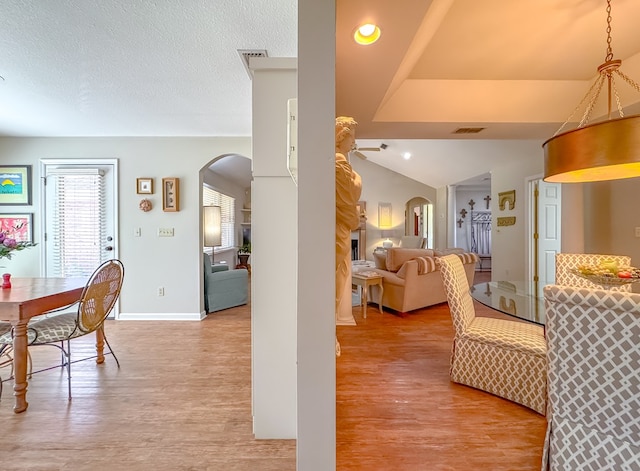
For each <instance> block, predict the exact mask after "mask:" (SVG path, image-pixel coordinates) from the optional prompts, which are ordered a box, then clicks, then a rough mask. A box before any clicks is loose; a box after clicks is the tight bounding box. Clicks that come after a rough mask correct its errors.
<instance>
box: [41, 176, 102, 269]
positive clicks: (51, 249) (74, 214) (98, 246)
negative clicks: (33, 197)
mask: <svg viewBox="0 0 640 471" xmlns="http://www.w3.org/2000/svg"><path fill="white" fill-rule="evenodd" d="M46 193H47V199H46V204H47V223H48V224H47V230H46V244H47V249H48V250H47V275H48V276H60V277H73V276H77V277H81V276H86V275H90V274H91V273H93V270H95V268H96V267H97V266H98V265H100V263H102V262H103V261H105V260H106V259H107V258H110V257H109V255H111V254H109V253H108V252H105V251H104V250H103V245H104V244H103V241H105V240H107V237H106V225H105V209H104V208H105V204H106V199H105V181H104V172H103V171H102V170H99V169H54V170H49V172H48V174H47V181H46Z"/></svg>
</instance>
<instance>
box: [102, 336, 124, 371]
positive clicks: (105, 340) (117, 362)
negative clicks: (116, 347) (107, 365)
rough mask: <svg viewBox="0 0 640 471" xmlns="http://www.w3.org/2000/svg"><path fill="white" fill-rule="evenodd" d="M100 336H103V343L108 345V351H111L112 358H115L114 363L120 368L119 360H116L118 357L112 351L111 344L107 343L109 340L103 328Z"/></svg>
mask: <svg viewBox="0 0 640 471" xmlns="http://www.w3.org/2000/svg"><path fill="white" fill-rule="evenodd" d="M102 336H103V337H104V343H106V344H107V347H109V352H111V355H112V356H113V358H114V359H115V360H116V364H117V365H118V368H120V362H119V361H118V357H117V356H116V354H115V353H114V351H113V348H111V344H110V343H109V341H108V340H107V336H106V335H105V333H104V329H102Z"/></svg>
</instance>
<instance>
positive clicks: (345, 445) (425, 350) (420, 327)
mask: <svg viewBox="0 0 640 471" xmlns="http://www.w3.org/2000/svg"><path fill="white" fill-rule="evenodd" d="M489 277H490V273H486V274H485V273H482V274H480V273H479V274H477V276H476V282H480V281H487V280H488V279H489ZM374 306H375V305H370V306H369V308H368V309H367V318H366V319H363V318H362V316H361V315H360V310H359V308H357V310H354V313H355V317H356V322H357V323H358V325H357V327H352V326H339V327H338V339H339V340H340V344H341V347H342V355H341V356H340V358H338V360H337V385H336V392H337V469H338V470H340V471H351V470H353V471H355V470H377V471H378V470H379V471H383V470H385V471H386V470H389V471H391V470H402V471H418V470H420V471H422V470H424V471H427V470H428V471H445V470H447V471H448V470H451V471H453V470H455V471H478V470H487V471H489V470H490V471H533V470H536V471H538V470H539V469H540V464H541V462H542V444H543V441H544V434H545V429H546V419H545V418H544V417H543V416H541V415H539V414H537V413H535V412H533V411H531V410H529V409H527V408H525V407H523V406H520V405H518V404H515V403H512V402H510V401H507V400H504V399H501V398H499V397H496V396H493V395H491V394H488V393H485V392H482V391H478V390H475V389H473V388H469V387H467V386H462V385H458V384H454V383H452V382H450V381H449V360H450V355H451V344H452V339H453V326H452V324H451V317H450V314H449V309H448V306H447V304H446V303H445V304H440V305H437V306H432V307H430V308H427V309H421V310H417V311H412V312H411V313H410V314H408V315H407V316H406V317H399V316H395V315H391V314H388V313H385V314H384V315H382V314H380V313H379V312H378V311H377V309H375V308H374ZM475 306H476V314H477V315H485V316H488V317H503V318H507V316H503V315H501V314H499V313H496V312H495V311H492V310H490V309H489V308H486V307H484V306H482V305H480V304H478V303H475ZM375 307H377V306H375Z"/></svg>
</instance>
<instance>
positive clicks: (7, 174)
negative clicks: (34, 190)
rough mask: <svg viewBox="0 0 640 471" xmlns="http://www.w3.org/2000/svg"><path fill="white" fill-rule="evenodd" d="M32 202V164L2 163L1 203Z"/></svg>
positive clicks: (0, 170) (0, 177)
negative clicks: (11, 164)
mask: <svg viewBox="0 0 640 471" xmlns="http://www.w3.org/2000/svg"><path fill="white" fill-rule="evenodd" d="M4 204H13V205H20V204H21V205H30V204H31V165H18V166H15V165H14V166H10V165H0V205H4Z"/></svg>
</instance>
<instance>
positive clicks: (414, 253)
mask: <svg viewBox="0 0 640 471" xmlns="http://www.w3.org/2000/svg"><path fill="white" fill-rule="evenodd" d="M433 255H434V254H433V250H431V249H403V248H402V247H391V248H389V249H387V270H389V271H393V272H396V271H398V270H400V268H401V267H402V265H403V264H404V262H406V261H407V260H411V259H414V258H416V257H433Z"/></svg>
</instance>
